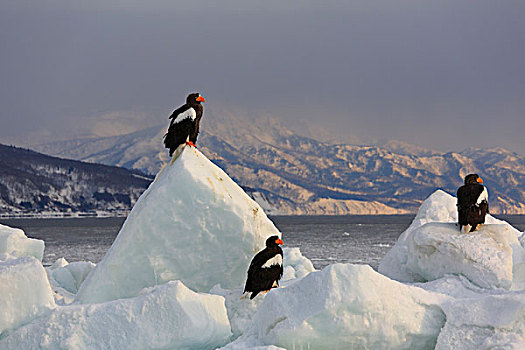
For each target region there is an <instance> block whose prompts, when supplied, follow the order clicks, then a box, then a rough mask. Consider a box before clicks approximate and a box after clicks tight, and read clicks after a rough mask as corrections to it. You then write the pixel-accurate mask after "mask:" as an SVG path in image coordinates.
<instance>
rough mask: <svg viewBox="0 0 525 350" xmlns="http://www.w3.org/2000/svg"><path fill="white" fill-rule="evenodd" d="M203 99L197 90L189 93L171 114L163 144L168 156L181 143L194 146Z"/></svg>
mask: <svg viewBox="0 0 525 350" xmlns="http://www.w3.org/2000/svg"><path fill="white" fill-rule="evenodd" d="M204 101H205V100H204V97H202V96H201V95H200V94H199V93H198V92H194V93H191V94H189V95H188V97H187V98H186V104H184V105H182V106H180V107H179V108H177V109H176V110H175V111H173V113H172V114H171V116H170V118H169V119H171V121H170V127H169V128H168V132H167V133H166V135H164V146H166V148H169V150H170V156H171V155H172V154H173V152H174V151H175V150H176V149H177V147H179V146H180V145H182V144H183V143H187V144H188V145H190V146H194V147H195V143H196V142H197V135H199V123H200V120H201V117H202V112H203V107H202V104H201V102H202V103H204Z"/></svg>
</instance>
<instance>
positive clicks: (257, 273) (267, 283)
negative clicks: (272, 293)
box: [244, 236, 283, 299]
mask: <svg viewBox="0 0 525 350" xmlns="http://www.w3.org/2000/svg"><path fill="white" fill-rule="evenodd" d="M277 242H280V244H282V241H281V240H279V237H277V236H272V237H270V238H268V239H267V240H266V248H264V249H263V250H261V251H260V252H259V253H257V254H256V255H255V256H254V257H253V259H252V262H251V263H250V267H249V269H248V279H247V280H246V285H245V287H244V292H245V293H246V292H251V293H252V294H251V296H250V299H253V298H255V296H256V295H257V294H259V293H260V292H262V291H268V290H270V289H272V287H274V286H275V285H278V284H279V280H280V279H281V277H282V276H283V265H282V257H283V250H282V249H281V247H279V245H278V243H277ZM277 255H280V258H281V259H280V260H281V263H280V264H272V265H271V266H267V267H263V266H264V265H265V264H267V262H268V260H271V259H273V258H275V257H276V256H277Z"/></svg>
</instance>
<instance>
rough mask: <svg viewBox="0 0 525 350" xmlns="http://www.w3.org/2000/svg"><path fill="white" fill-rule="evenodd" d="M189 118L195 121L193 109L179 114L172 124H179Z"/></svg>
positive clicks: (195, 114)
mask: <svg viewBox="0 0 525 350" xmlns="http://www.w3.org/2000/svg"><path fill="white" fill-rule="evenodd" d="M188 118H190V119H191V120H195V118H197V112H195V110H194V109H193V108H190V109H188V110H187V111H184V112H182V113H180V114H179V115H178V116H177V118H175V121H174V122H173V123H179V122H181V121H182V120H184V119H188Z"/></svg>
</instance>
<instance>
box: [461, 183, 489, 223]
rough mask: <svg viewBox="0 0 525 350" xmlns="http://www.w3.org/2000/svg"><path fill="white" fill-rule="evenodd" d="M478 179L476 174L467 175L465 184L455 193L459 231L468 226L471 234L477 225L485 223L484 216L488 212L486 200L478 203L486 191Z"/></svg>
mask: <svg viewBox="0 0 525 350" xmlns="http://www.w3.org/2000/svg"><path fill="white" fill-rule="evenodd" d="M478 179H480V178H479V176H478V175H477V174H470V175H467V176H466V177H465V184H464V185H463V186H461V187H460V188H459V189H458V191H457V198H458V204H457V206H458V223H459V227H460V230H461V228H462V227H463V226H466V225H470V226H471V229H470V232H473V231H475V230H476V227H477V226H478V225H479V224H484V223H485V215H487V213H488V211H489V203H488V200H487V199H483V200H481V201H479V199H480V196H481V195H482V194H483V193H484V192H485V190H486V189H485V186H483V185H482V184H481V183H479V182H478ZM485 193H486V192H485Z"/></svg>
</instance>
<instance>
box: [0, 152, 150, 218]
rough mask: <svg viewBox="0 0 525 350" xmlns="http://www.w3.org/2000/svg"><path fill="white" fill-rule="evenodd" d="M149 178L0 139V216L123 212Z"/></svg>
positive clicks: (144, 187) (132, 203)
mask: <svg viewBox="0 0 525 350" xmlns="http://www.w3.org/2000/svg"><path fill="white" fill-rule="evenodd" d="M151 180H152V178H151V177H147V176H145V175H143V174H142V173H140V172H139V171H130V170H128V169H124V168H119V167H115V166H107V165H99V164H91V163H83V162H79V161H74V160H66V159H60V158H55V157H50V156H47V155H43V154H40V153H36V152H33V151H30V150H26V149H21V148H16V147H11V146H5V145H1V144H0V215H13V214H19V215H20V214H35V213H48V214H53V213H84V214H89V213H91V214H93V213H96V212H105V213H108V214H110V215H115V214H119V213H125V212H127V211H128V210H130V209H131V207H132V206H133V205H134V204H135V202H136V201H137V199H138V197H139V196H140V195H141V194H142V192H143V191H144V190H145V189H146V188H147V187H148V185H149V184H150V182H151Z"/></svg>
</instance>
